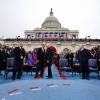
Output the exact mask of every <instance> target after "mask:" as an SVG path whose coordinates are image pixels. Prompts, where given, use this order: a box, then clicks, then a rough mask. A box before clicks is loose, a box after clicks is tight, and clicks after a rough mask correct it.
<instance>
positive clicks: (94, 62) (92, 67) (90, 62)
mask: <svg viewBox="0 0 100 100" xmlns="http://www.w3.org/2000/svg"><path fill="white" fill-rule="evenodd" d="M88 65H89V72H90V73H91V72H96V73H97V74H98V77H99V70H98V65H97V59H89V60H88Z"/></svg>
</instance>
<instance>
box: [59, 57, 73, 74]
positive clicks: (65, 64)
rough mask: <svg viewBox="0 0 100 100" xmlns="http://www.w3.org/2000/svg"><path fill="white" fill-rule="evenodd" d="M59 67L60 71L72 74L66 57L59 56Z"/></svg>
mask: <svg viewBox="0 0 100 100" xmlns="http://www.w3.org/2000/svg"><path fill="white" fill-rule="evenodd" d="M59 69H60V70H61V71H66V72H72V75H73V69H72V67H71V66H70V65H69V64H68V59H65V58H60V59H59Z"/></svg>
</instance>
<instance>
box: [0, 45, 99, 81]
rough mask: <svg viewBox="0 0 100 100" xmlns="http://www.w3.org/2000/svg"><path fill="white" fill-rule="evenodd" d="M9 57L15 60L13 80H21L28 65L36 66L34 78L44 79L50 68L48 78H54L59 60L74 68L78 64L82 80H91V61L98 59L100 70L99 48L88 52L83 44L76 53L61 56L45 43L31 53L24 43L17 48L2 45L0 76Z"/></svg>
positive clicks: (69, 52) (0, 51) (0, 48)
mask: <svg viewBox="0 0 100 100" xmlns="http://www.w3.org/2000/svg"><path fill="white" fill-rule="evenodd" d="M9 57H13V58H14V66H13V75H12V80H15V79H16V78H17V79H21V77H22V75H23V66H24V65H28V67H32V66H36V71H35V76H34V78H38V77H41V78H43V76H44V69H45V68H46V67H48V76H47V78H52V77H53V75H52V70H51V67H52V64H55V65H56V66H57V68H58V69H59V67H60V64H59V59H61V58H64V59H68V64H69V65H70V66H71V67H72V68H73V66H74V64H75V63H76V62H78V63H79V67H80V72H81V73H82V79H89V65H88V60H89V59H91V58H93V59H97V66H98V68H99V69H98V70H100V50H99V46H98V47H94V48H92V49H91V50H88V49H85V48H84V45H83V44H81V45H80V48H79V50H78V51H77V52H75V53H72V52H71V51H70V50H69V51H68V52H66V53H64V52H62V53H61V54H58V53H57V50H56V49H55V48H54V47H53V46H50V45H47V44H45V43H42V44H41V47H40V48H35V49H33V51H29V52H26V51H25V49H24V47H23V44H22V43H20V44H19V45H18V46H17V47H15V48H10V47H8V46H5V45H2V44H0V75H1V74H2V70H4V71H5V69H6V68H7V58H9Z"/></svg>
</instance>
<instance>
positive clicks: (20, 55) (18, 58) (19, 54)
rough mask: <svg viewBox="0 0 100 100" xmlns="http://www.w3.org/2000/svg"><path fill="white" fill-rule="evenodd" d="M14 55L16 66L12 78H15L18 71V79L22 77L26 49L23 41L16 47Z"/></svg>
mask: <svg viewBox="0 0 100 100" xmlns="http://www.w3.org/2000/svg"><path fill="white" fill-rule="evenodd" d="M13 55H14V59H15V66H14V71H13V76H12V79H13V80H15V78H16V73H17V79H21V75H22V67H23V59H24V57H25V50H24V48H23V44H22V43H21V44H20V45H19V46H18V47H15V48H14V50H13Z"/></svg>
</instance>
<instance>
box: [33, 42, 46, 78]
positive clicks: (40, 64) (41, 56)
mask: <svg viewBox="0 0 100 100" xmlns="http://www.w3.org/2000/svg"><path fill="white" fill-rule="evenodd" d="M45 45H46V44H45V42H43V43H42V44H41V46H42V47H40V48H38V50H37V69H36V75H35V78H37V77H38V74H39V72H40V77H41V78H43V73H44V68H45V59H46V57H45Z"/></svg>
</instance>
